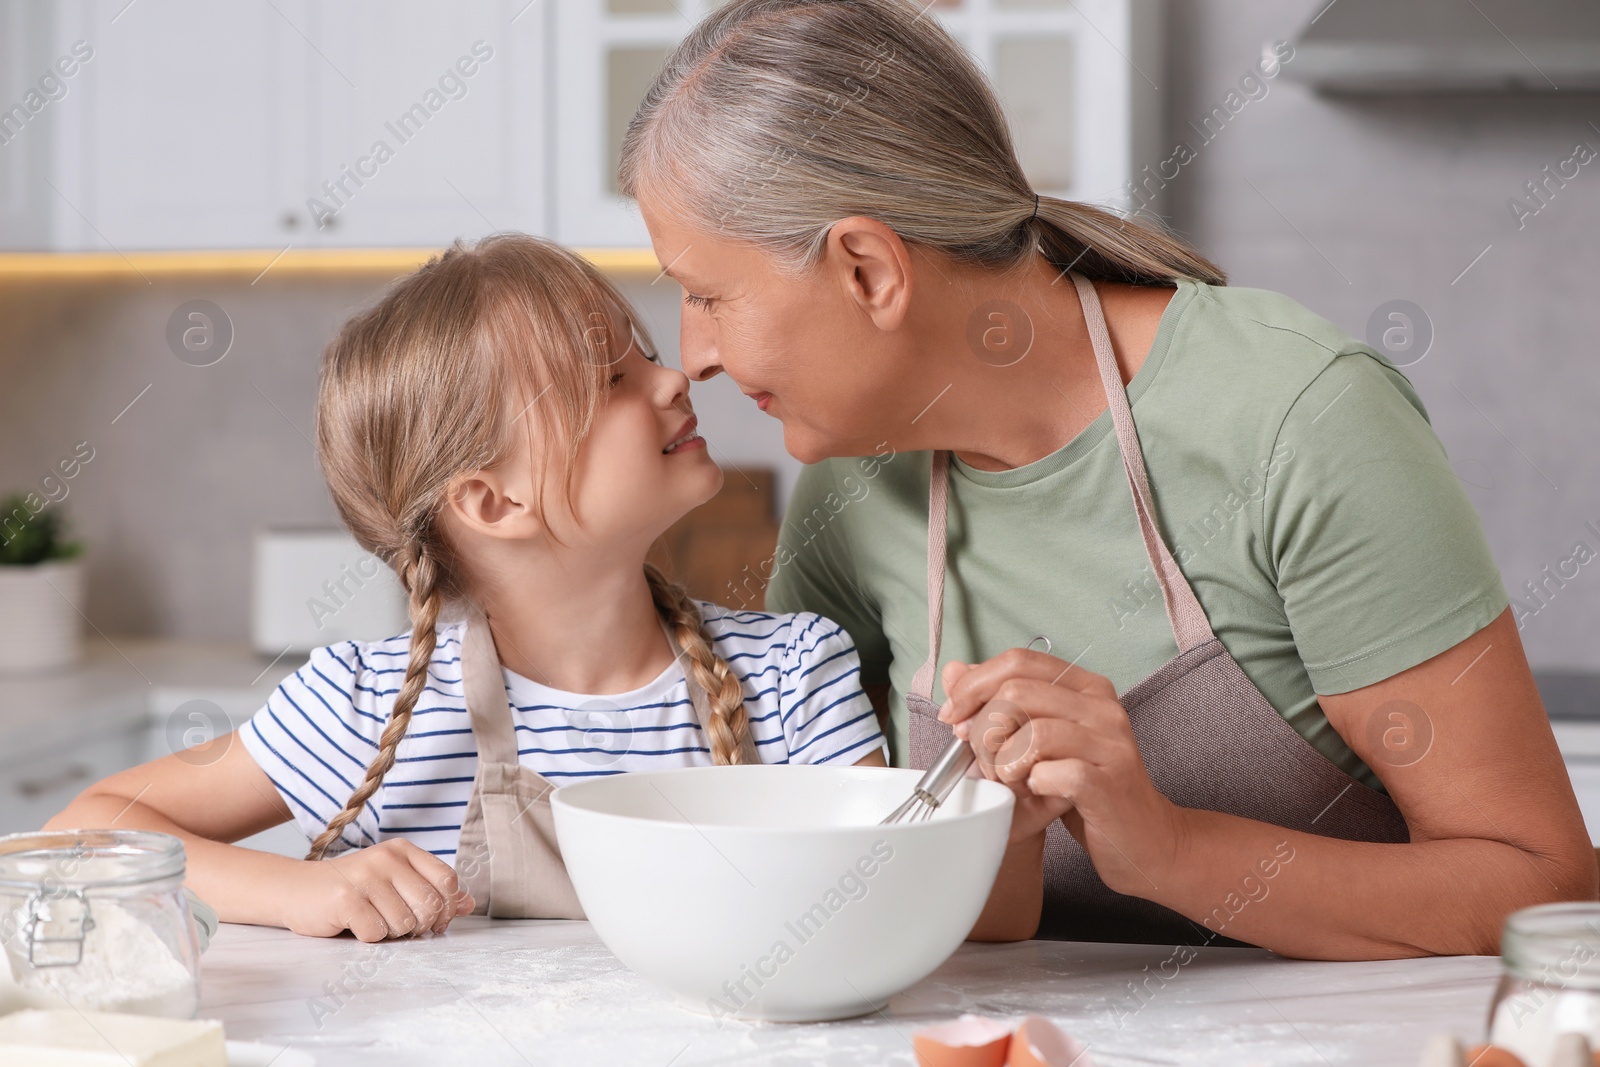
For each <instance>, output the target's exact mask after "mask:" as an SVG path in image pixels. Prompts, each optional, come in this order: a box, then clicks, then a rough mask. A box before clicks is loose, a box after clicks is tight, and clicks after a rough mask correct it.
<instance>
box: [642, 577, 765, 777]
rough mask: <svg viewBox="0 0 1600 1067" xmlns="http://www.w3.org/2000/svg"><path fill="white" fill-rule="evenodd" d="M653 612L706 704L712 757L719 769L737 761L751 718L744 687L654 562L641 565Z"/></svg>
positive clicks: (684, 596) (690, 605) (688, 602)
mask: <svg viewBox="0 0 1600 1067" xmlns="http://www.w3.org/2000/svg"><path fill="white" fill-rule="evenodd" d="M644 573H645V577H646V578H647V579H649V582H650V595H651V596H652V597H653V598H654V600H655V602H656V610H657V611H659V612H660V613H661V617H662V618H663V619H665V620H666V621H667V625H669V626H671V627H672V630H673V633H674V634H675V635H676V637H677V639H678V645H679V647H681V648H682V649H683V651H684V654H685V656H686V657H687V658H688V661H689V663H688V666H689V669H690V670H692V671H694V676H695V680H696V681H698V682H699V683H700V686H701V688H703V689H704V690H705V691H706V696H707V698H709V700H710V702H711V721H710V722H708V723H706V724H705V728H706V732H707V733H708V734H709V735H710V740H711V758H712V760H713V761H714V762H716V763H717V764H718V765H719V766H721V765H725V764H729V763H738V762H740V758H741V755H742V753H743V751H744V742H745V739H746V738H747V737H749V736H750V716H749V715H748V714H747V713H746V711H745V707H744V686H743V684H741V683H740V681H739V678H738V676H737V675H735V674H734V673H733V668H732V667H730V666H728V662H727V660H725V659H723V658H722V657H721V656H719V655H717V653H716V649H715V646H713V644H712V643H711V634H710V632H709V631H707V630H706V628H705V620H704V619H702V618H701V617H700V609H699V608H698V607H697V606H696V605H695V603H694V601H693V600H692V599H691V598H690V596H689V594H688V592H687V591H685V590H684V588H683V586H681V585H679V584H678V583H677V582H674V581H673V580H672V579H670V578H668V577H667V576H666V575H665V574H663V573H662V572H661V571H660V569H658V568H657V567H656V566H655V564H653V563H646V564H645V565H644Z"/></svg>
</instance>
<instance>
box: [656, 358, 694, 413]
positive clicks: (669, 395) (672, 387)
mask: <svg viewBox="0 0 1600 1067" xmlns="http://www.w3.org/2000/svg"><path fill="white" fill-rule="evenodd" d="M656 373H657V374H658V375H661V378H660V380H659V383H658V384H657V386H656V402H657V403H658V404H660V405H661V406H662V407H670V408H677V409H679V410H682V409H683V407H684V405H685V403H687V401H688V398H689V376H688V375H687V374H685V373H683V371H681V370H678V369H676V368H674V367H668V366H665V365H662V366H661V367H659V368H657V370H656Z"/></svg>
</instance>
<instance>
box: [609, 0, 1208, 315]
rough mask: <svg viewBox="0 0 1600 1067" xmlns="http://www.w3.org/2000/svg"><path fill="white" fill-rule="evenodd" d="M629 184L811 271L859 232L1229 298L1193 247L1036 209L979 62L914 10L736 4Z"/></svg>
mask: <svg viewBox="0 0 1600 1067" xmlns="http://www.w3.org/2000/svg"><path fill="white" fill-rule="evenodd" d="M620 184H621V188H622V191H623V193H624V194H625V195H627V196H630V197H633V198H635V199H637V198H638V196H639V192H640V190H641V189H644V190H647V191H648V193H649V196H650V199H651V200H652V201H653V202H654V203H657V204H660V205H661V206H662V207H663V208H664V209H665V210H668V211H671V212H673V213H674V214H675V215H676V216H678V217H680V218H682V219H684V220H685V221H686V222H688V223H690V224H691V225H694V226H695V227H696V228H699V229H702V230H704V231H706V232H709V233H714V234H717V235H719V236H721V237H724V238H728V239H731V240H737V241H747V242H751V243H753V244H755V245H757V246H758V247H760V248H762V249H763V250H765V251H766V252H768V253H769V254H771V255H772V256H774V258H775V259H776V260H777V262H778V264H779V266H780V269H784V270H788V271H791V272H792V271H798V270H801V269H804V268H805V267H806V266H808V265H810V264H812V263H814V262H815V261H816V259H817V257H818V256H819V255H820V253H821V251H822V248H823V245H824V242H825V241H826V239H827V234H828V230H829V229H830V228H831V227H832V225H833V224H834V223H835V222H836V221H838V220H839V219H842V218H847V217H850V216H853V215H861V216H866V217H869V218H874V219H877V220H879V221H880V222H883V223H884V224H885V225H888V226H890V227H891V228H893V229H894V231H895V232H896V233H898V234H899V235H900V236H901V237H902V238H903V239H904V240H906V241H908V242H912V243H916V244H920V245H923V246H927V247H929V248H933V249H937V250H939V251H941V252H943V253H945V254H946V255H949V256H951V257H952V258H954V259H956V260H958V261H962V262H967V263H972V264H977V265H982V266H990V267H996V268H1009V267H1015V266H1018V265H1020V264H1022V263H1023V262H1025V261H1026V260H1027V259H1028V258H1029V257H1030V256H1031V255H1033V254H1034V253H1035V252H1037V253H1040V254H1042V255H1043V256H1044V257H1045V258H1046V259H1047V260H1048V261H1049V262H1050V263H1052V264H1054V265H1055V266H1056V267H1057V268H1058V269H1060V270H1063V271H1065V270H1068V269H1072V270H1076V271H1078V272H1079V273H1081V274H1083V275H1085V276H1087V277H1090V278H1096V279H1101V280H1105V281H1117V282H1129V283H1133V284H1142V285H1171V284H1174V283H1175V282H1176V281H1177V280H1178V279H1179V278H1192V279H1196V280H1199V281H1204V282H1208V283H1210V284H1213V285H1222V284H1226V277H1225V276H1224V274H1223V272H1222V271H1221V270H1220V269H1219V268H1218V267H1216V266H1215V265H1214V264H1212V263H1211V262H1209V261H1208V260H1207V259H1205V258H1204V257H1203V256H1201V255H1200V254H1199V253H1198V252H1196V251H1195V250H1194V249H1192V248H1190V247H1189V246H1188V245H1186V244H1184V243H1183V242H1182V241H1180V240H1178V239H1177V238H1175V237H1173V236H1171V235H1169V234H1167V233H1165V232H1163V231H1161V230H1159V229H1155V228H1153V227H1151V226H1149V225H1145V224H1143V223H1141V222H1137V221H1134V220H1131V219H1125V218H1122V217H1121V216H1118V215H1116V214H1114V213H1112V212H1109V211H1104V210H1102V209H1100V208H1097V207H1093V206H1090V205H1088V204H1082V203H1078V202H1076V201H1072V200H1062V199H1058V198H1055V197H1048V196H1041V197H1039V198H1038V212H1037V214H1035V212H1034V192H1033V190H1032V189H1031V188H1030V187H1029V185H1028V181H1027V178H1026V177H1025V176H1024V174H1023V171H1022V166H1021V164H1020V163H1018V161H1017V155H1016V151H1015V149H1014V147H1013V145H1012V142H1011V134H1010V130H1009V128H1008V127H1007V125H1006V119H1005V114H1004V112H1003V111H1002V110H1001V107H1000V103H999V100H998V99H997V98H996V96H995V94H994V90H993V89H992V88H991V87H990V85H989V83H988V80H987V79H986V78H985V77H984V76H983V74H982V72H981V71H980V70H979V69H978V67H977V65H976V64H975V63H974V62H973V60H972V57H971V56H969V55H968V54H967V52H966V51H965V50H964V49H963V48H962V47H961V46H960V45H959V44H958V43H957V42H956V41H955V40H954V39H952V38H951V37H950V35H949V34H948V33H946V32H945V31H944V28H943V27H942V26H940V25H939V23H938V21H937V20H936V19H934V18H932V17H930V16H927V15H926V14H925V13H924V12H922V11H919V10H918V8H917V7H915V6H913V5H912V4H910V3H908V2H906V0H732V2H730V3H728V4H726V5H724V6H722V7H721V8H719V9H717V10H716V11H714V12H713V13H712V14H710V15H708V16H707V17H706V18H705V19H703V20H702V21H701V22H700V24H699V25H698V26H696V27H695V28H694V30H693V31H691V32H690V34H689V35H688V36H687V37H685V38H684V40H683V41H682V42H681V43H680V44H679V45H678V47H677V48H676V49H675V50H674V51H673V53H672V55H671V56H669V57H668V59H667V62H666V65H665V66H664V67H663V68H662V70H661V73H660V74H659V75H657V77H656V80H655V83H654V84H653V85H651V87H650V90H649V92H647V93H646V94H645V97H644V101H643V103H641V104H640V105H639V110H638V112H637V113H635V115H634V116H633V120H632V121H631V122H630V123H629V124H628V130H627V133H626V135H625V136H624V138H623V143H622V156H621V165H620Z"/></svg>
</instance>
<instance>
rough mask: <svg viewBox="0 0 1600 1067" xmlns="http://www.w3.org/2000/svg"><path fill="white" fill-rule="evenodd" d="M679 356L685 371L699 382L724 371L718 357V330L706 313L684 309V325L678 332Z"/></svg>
mask: <svg viewBox="0 0 1600 1067" xmlns="http://www.w3.org/2000/svg"><path fill="white" fill-rule="evenodd" d="M678 358H679V360H680V361H681V362H682V363H683V372H684V373H685V374H687V375H688V376H689V377H690V378H692V379H693V380H695V381H697V382H703V381H705V380H706V379H707V378H715V377H716V376H717V375H718V374H721V373H722V364H721V363H720V362H718V359H717V338H716V331H715V330H714V329H713V328H712V326H711V323H709V322H707V321H706V316H705V315H702V314H699V313H698V312H696V311H694V310H693V309H691V308H685V309H684V311H683V325H682V327H681V328H680V330H679V332H678Z"/></svg>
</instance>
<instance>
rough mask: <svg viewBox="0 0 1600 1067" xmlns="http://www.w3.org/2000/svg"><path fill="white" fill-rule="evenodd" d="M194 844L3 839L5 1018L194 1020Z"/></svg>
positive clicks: (84, 833) (108, 838) (143, 834)
mask: <svg viewBox="0 0 1600 1067" xmlns="http://www.w3.org/2000/svg"><path fill="white" fill-rule="evenodd" d="M183 875H184V853H183V842H182V841H180V840H178V839H177V838H176V837H173V836H171V835H170V834H161V833H154V832H152V831H148V830H63V831H58V832H38V833H21V834H9V835H6V836H4V837H0V944H3V945H4V948H5V956H6V962H7V963H8V964H9V965H10V966H9V969H8V971H7V972H0V1012H4V1011H7V1010H11V1009H14V1008H22V1007H32V1008H76V1009H77V1010H79V1011H90V1010H96V1011H122V1012H133V1013H136V1014H140V1015H164V1016H170V1017H172V1018H179V1019H187V1018H193V1016H194V1014H195V1012H196V1011H197V1010H198V1009H199V1006H200V983H199V974H200V949H199V941H198V938H197V934H196V930H195V923H194V918H193V916H192V915H191V913H190V910H189V902H188V898H187V897H186V895H185V894H184V891H183Z"/></svg>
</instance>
